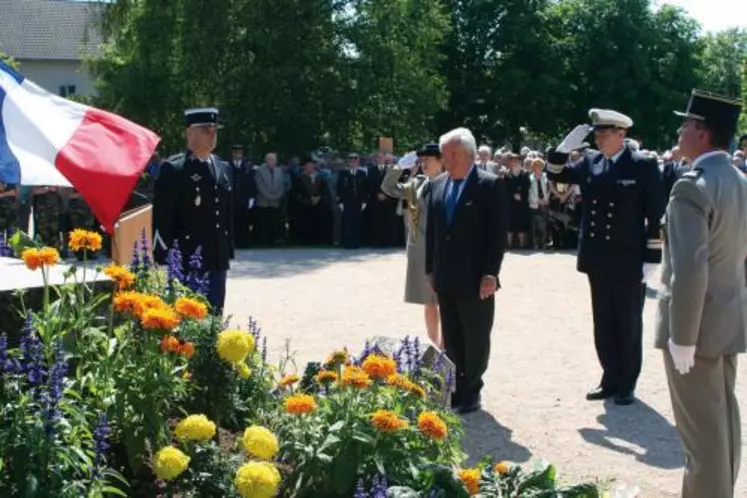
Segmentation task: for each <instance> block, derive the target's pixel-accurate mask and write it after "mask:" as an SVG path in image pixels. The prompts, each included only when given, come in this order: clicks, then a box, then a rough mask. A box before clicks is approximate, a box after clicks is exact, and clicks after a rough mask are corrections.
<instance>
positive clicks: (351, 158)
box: [337, 153, 370, 249]
mask: <svg viewBox="0 0 747 498" xmlns="http://www.w3.org/2000/svg"><path fill="white" fill-rule="evenodd" d="M359 161H360V158H359V156H358V154H356V153H351V154H348V167H347V168H346V169H344V170H342V171H340V173H339V174H338V175H337V204H338V206H339V207H340V211H342V247H344V248H345V249H358V248H359V247H360V246H361V235H362V232H363V223H362V218H363V216H362V213H363V211H364V210H365V209H366V202H367V201H368V199H369V196H370V190H369V186H368V177H367V176H366V172H365V170H363V169H362V168H360V166H359V164H360V163H359Z"/></svg>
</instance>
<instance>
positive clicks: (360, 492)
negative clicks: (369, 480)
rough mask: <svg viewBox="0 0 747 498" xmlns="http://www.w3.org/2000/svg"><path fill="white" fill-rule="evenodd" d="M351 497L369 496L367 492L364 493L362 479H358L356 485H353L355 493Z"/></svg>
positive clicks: (363, 497)
mask: <svg viewBox="0 0 747 498" xmlns="http://www.w3.org/2000/svg"><path fill="white" fill-rule="evenodd" d="M353 498H369V496H368V493H366V490H365V488H364V487H363V479H358V485H357V486H356V487H355V495H353Z"/></svg>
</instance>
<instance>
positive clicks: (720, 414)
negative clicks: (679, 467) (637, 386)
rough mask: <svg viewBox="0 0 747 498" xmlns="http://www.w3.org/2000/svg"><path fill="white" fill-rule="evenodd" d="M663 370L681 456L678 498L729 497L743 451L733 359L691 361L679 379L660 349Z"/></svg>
mask: <svg viewBox="0 0 747 498" xmlns="http://www.w3.org/2000/svg"><path fill="white" fill-rule="evenodd" d="M664 365H665V368H666V372H667V379H668V383H669V394H670V396H671V398H672V408H673V410H674V420H675V422H676V423H677V430H678V432H679V434H680V438H681V439H682V445H683V448H684V451H685V475H684V478H683V482H682V498H733V497H734V483H735V482H736V480H737V474H738V473H739V463H740V458H741V447H742V431H741V425H740V424H741V422H740V418H739V404H738V403H737V398H736V396H735V394H734V386H735V383H736V378H737V357H736V355H731V356H720V357H717V358H703V357H699V356H696V357H695V366H694V367H693V369H692V370H691V371H690V372H688V373H687V374H686V375H681V374H680V373H679V372H677V370H676V369H675V368H674V362H673V361H672V357H671V355H670V354H669V351H667V350H665V351H664Z"/></svg>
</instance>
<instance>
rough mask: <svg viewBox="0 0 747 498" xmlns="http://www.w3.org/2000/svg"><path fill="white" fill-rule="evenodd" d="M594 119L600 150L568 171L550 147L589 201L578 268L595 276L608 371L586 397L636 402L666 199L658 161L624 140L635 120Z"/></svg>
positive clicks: (597, 335) (604, 114)
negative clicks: (648, 289)
mask: <svg viewBox="0 0 747 498" xmlns="http://www.w3.org/2000/svg"><path fill="white" fill-rule="evenodd" d="M589 117H590V118H591V120H592V124H593V130H594V137H595V140H596V144H597V147H598V148H599V152H590V153H589V154H587V155H585V156H584V158H583V159H581V160H580V161H579V162H577V163H575V164H573V165H570V166H568V167H566V166H565V165H566V162H567V160H568V154H567V153H565V152H558V151H556V150H550V151H549V154H548V166H547V169H548V174H547V176H548V179H550V180H551V181H557V182H562V183H572V184H577V185H580V187H581V196H582V198H583V206H582V219H581V227H580V234H579V250H578V265H577V266H578V270H579V271H581V272H583V273H586V274H587V276H588V279H589V287H590V289H591V306H592V311H593V316H594V344H595V346H596V350H597V356H598V357H599V362H600V363H601V366H602V370H603V374H602V379H601V381H600V383H599V386H598V387H597V388H596V389H593V390H592V391H591V392H589V393H588V394H587V395H586V399H588V400H602V399H606V398H614V400H615V403H616V404H618V405H630V404H632V403H633V402H634V401H635V396H634V393H635V388H636V384H637V382H638V376H639V374H640V373H641V363H642V358H643V339H642V337H643V299H644V298H645V287H644V282H645V281H646V280H648V279H649V278H650V277H651V275H652V274H653V272H654V271H655V269H656V267H657V264H658V263H660V262H661V243H662V242H661V234H660V232H661V230H660V226H661V217H662V214H663V212H664V205H665V199H664V194H663V186H662V180H661V173H660V171H659V165H658V163H657V161H656V159H649V158H647V157H646V156H644V155H642V154H641V153H640V152H636V151H633V150H631V149H630V148H629V147H627V146H626V145H625V143H624V139H625V135H626V133H627V129H628V128H630V127H631V126H633V120H632V119H630V118H629V117H628V116H626V115H624V114H622V113H619V112H617V111H612V110H608V109H591V110H590V111H589ZM577 129H578V128H577ZM583 130H584V131H583V133H584V136H585V135H586V134H588V131H589V130H588V128H583ZM569 137H570V135H569ZM579 138H580V139H583V137H579Z"/></svg>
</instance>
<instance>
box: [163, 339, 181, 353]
mask: <svg viewBox="0 0 747 498" xmlns="http://www.w3.org/2000/svg"><path fill="white" fill-rule="evenodd" d="M161 352H162V353H178V352H179V339H177V338H176V337H174V336H173V335H165V336H163V337H162V338H161Z"/></svg>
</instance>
